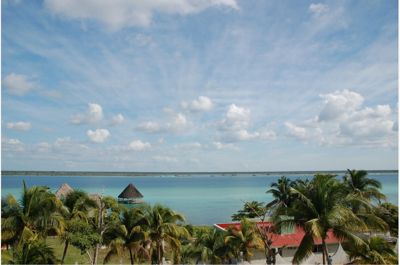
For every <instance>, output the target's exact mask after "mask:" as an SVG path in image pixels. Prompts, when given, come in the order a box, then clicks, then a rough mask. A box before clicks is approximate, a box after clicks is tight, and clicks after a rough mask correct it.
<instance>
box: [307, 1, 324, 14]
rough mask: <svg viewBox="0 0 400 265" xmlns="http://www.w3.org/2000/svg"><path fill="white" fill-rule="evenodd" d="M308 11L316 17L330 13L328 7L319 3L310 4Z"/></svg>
mask: <svg viewBox="0 0 400 265" xmlns="http://www.w3.org/2000/svg"><path fill="white" fill-rule="evenodd" d="M308 10H309V11H310V12H311V13H312V14H313V15H316V16H320V15H322V14H325V13H327V12H328V11H329V7H328V5H325V4H322V3H317V4H314V3H312V4H310V6H309V7H308Z"/></svg>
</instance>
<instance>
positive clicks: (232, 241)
mask: <svg viewBox="0 0 400 265" xmlns="http://www.w3.org/2000/svg"><path fill="white" fill-rule="evenodd" d="M225 243H226V244H228V245H230V246H231V248H232V250H233V253H234V255H235V258H236V259H237V260H239V259H241V254H243V258H244V260H245V261H248V262H250V261H251V257H252V256H253V252H252V251H253V250H254V249H261V248H262V247H263V242H262V240H261V238H260V236H259V234H258V231H257V228H256V225H255V224H254V223H252V222H250V221H249V220H248V219H245V218H244V219H242V221H241V222H240V228H237V227H230V228H228V231H227V236H226V237H225Z"/></svg>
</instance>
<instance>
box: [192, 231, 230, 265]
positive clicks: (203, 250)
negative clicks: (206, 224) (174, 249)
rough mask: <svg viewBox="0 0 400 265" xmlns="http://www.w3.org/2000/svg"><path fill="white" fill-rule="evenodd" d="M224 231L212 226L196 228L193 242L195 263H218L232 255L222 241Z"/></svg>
mask: <svg viewBox="0 0 400 265" xmlns="http://www.w3.org/2000/svg"><path fill="white" fill-rule="evenodd" d="M225 235H226V232H222V231H218V230H216V229H212V228H203V229H198V231H197V233H196V234H195V235H194V236H195V238H196V239H195V242H194V244H193V245H194V254H193V256H194V257H195V260H196V264H197V263H199V262H203V263H206V264H219V263H222V262H223V261H224V260H226V259H229V258H231V257H232V255H231V253H229V252H230V250H229V249H228V247H227V245H226V244H225V242H224V238H225Z"/></svg>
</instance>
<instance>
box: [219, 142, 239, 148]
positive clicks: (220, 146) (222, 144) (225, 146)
mask: <svg viewBox="0 0 400 265" xmlns="http://www.w3.org/2000/svg"><path fill="white" fill-rule="evenodd" d="M213 145H214V146H215V148H217V149H231V150H238V149H239V148H237V147H236V146H235V145H234V144H232V143H228V144H226V143H221V142H213Z"/></svg>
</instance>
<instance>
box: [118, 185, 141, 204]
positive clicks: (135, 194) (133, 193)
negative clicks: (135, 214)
mask: <svg viewBox="0 0 400 265" xmlns="http://www.w3.org/2000/svg"><path fill="white" fill-rule="evenodd" d="M141 198H143V195H142V194H141V193H140V191H139V190H138V189H137V188H136V187H135V186H134V185H133V184H132V183H130V184H129V185H128V186H126V188H125V189H124V190H123V191H122V192H121V194H120V195H118V202H119V203H124V204H135V203H142V202H143V200H141Z"/></svg>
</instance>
